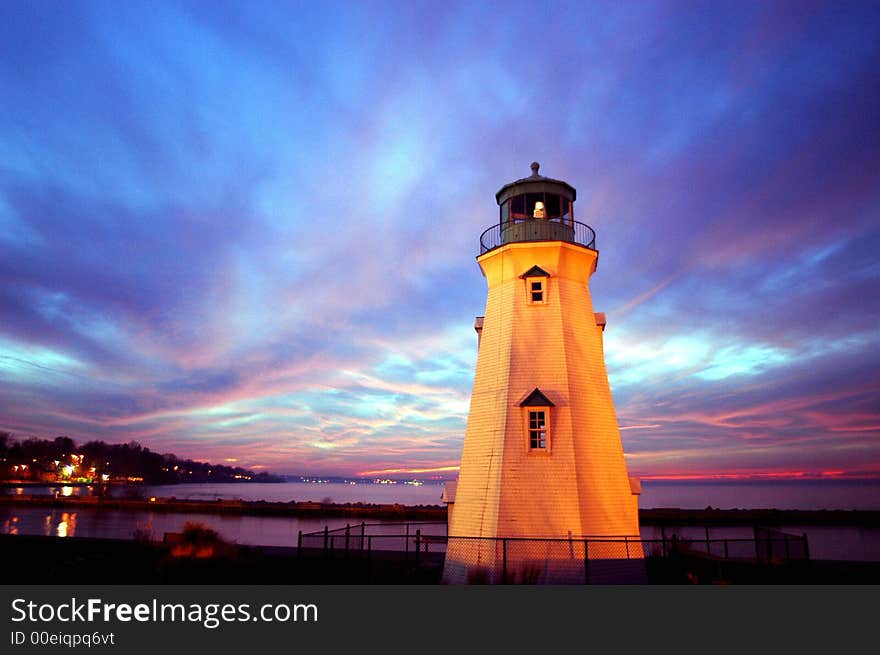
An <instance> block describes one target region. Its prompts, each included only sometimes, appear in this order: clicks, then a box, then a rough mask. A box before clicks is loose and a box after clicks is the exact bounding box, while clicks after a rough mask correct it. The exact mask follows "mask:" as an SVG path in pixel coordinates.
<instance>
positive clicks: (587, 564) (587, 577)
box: [584, 539, 590, 584]
mask: <svg viewBox="0 0 880 655" xmlns="http://www.w3.org/2000/svg"><path fill="white" fill-rule="evenodd" d="M584 584H590V542H589V541H588V540H586V539H584Z"/></svg>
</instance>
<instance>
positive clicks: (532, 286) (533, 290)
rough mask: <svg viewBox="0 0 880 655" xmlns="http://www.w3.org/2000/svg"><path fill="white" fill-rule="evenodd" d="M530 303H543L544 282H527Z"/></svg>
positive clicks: (533, 280) (532, 280)
mask: <svg viewBox="0 0 880 655" xmlns="http://www.w3.org/2000/svg"><path fill="white" fill-rule="evenodd" d="M529 295H530V296H531V302H544V280H535V279H534V278H533V279H531V280H529Z"/></svg>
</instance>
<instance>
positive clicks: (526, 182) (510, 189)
mask: <svg viewBox="0 0 880 655" xmlns="http://www.w3.org/2000/svg"><path fill="white" fill-rule="evenodd" d="M540 167H541V165H540V164H539V163H538V162H536V161H534V162H532V174H531V175H529V176H528V177H524V178H521V179H519V180H516V181H514V182H510V183H508V184H505V185H504V186H503V187H501V188H500V189H499V190H498V193H496V194H495V200H496V201H497V202H498V204H499V205H500V204H501V203H503V202H504V201H505V200H507V199H508V198H511V197H513V196H518V195H521V194H523V193H555V194H558V195H560V196H563V197H564V198H568V199H569V200H571V201H572V202H574V201H575V200H576V199H577V190H576V189H575V188H574V187H573V186H571V185H570V184H569V183H568V182H564V181H562V180H554V179H553V178H550V177H544V176H543V175H539V174H538V169H539V168H540Z"/></svg>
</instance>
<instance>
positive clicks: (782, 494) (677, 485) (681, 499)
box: [639, 480, 880, 510]
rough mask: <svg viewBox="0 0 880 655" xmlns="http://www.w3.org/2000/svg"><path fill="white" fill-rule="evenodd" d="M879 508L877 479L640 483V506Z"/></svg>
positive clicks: (655, 481)
mask: <svg viewBox="0 0 880 655" xmlns="http://www.w3.org/2000/svg"><path fill="white" fill-rule="evenodd" d="M708 506H712V507H714V508H716V509H737V508H740V509H807V510H809V509H817V510H819V509H859V510H880V480H784V481H777V480H772V481H769V480H766V481H752V480H749V481H742V480H735V481H734V480H731V481H722V482H715V481H713V482H702V481H699V482H697V481H688V482H679V481H675V482H671V481H670V482H667V481H658V480H646V481H644V482H642V495H641V496H640V497H639V507H641V508H643V509H648V508H653V507H678V508H680V509H705V508H706V507H708Z"/></svg>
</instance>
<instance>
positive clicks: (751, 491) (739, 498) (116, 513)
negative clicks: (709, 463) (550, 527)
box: [0, 480, 880, 561]
mask: <svg viewBox="0 0 880 655" xmlns="http://www.w3.org/2000/svg"><path fill="white" fill-rule="evenodd" d="M642 489H643V493H642V495H641V497H640V499H639V506H640V507H642V508H652V507H680V508H682V509H703V508H705V507H707V506H712V507H716V508H722V509H733V508H744V509H762V508H776V509H863V510H865V509H875V510H876V509H880V482H878V481H871V482H853V481H840V480H835V481H820V482H814V481H792V482H789V481H786V482H759V483H756V482H748V483H743V482H712V483H704V482H700V483H696V482H686V483H682V482H657V481H645V482H644V483H643V485H642ZM442 490H443V486H442V484H436V483H435V484H428V483H426V484H424V485H421V486H413V485H406V484H395V485H377V484H343V483H324V484H316V483H303V482H288V483H279V484H262V483H250V484H181V485H163V486H149V485H146V486H143V487H138V488H137V489H134V490H131V489H129V490H125V489H116V490H115V492H114V495H116V496H124V495H125V494H126V493H132V492H135V491H136V492H137V493H139V494H141V495H144V496H156V497H171V496H174V497H176V498H180V499H193V500H215V499H217V498H224V499H239V498H241V499H243V500H267V501H282V502H287V501H316V502H322V501H323V502H335V503H357V502H362V503H376V504H388V503H400V504H405V505H438V504H440V494H441V492H442ZM3 492H4V493H13V494H38V493H39V494H51V495H54V494H55V493H58V494H59V495H65V496H66V495H81V494H89V493H91V491H90V489H89V488H88V487H69V486H68V487H65V486H62V485H57V486H48V487H9V488H6V489H4V490H3ZM188 521H197V522H200V523H203V524H205V525H207V526H209V527H211V528H213V529H215V530H217V531H218V532H219V533H220V534H221V535H222V536H223V537H224V538H225V539H227V540H229V541H234V542H237V543H240V544H255V545H266V546H291V547H292V546H295V545H296V543H297V536H298V532H299V531H300V530H302V531H303V532H310V531H317V530H321V529H323V527H324V526H325V525H329V526H330V528H331V529H333V528H336V527H340V526H344V525H345V523H346V522H351V523H352V525H356V524H357V520H356V519H348V520H346V519H340V518H328V519H321V518H301V517H275V516H238V515H217V514H197V513H192V514H178V513H171V512H168V513H166V512H149V511H137V512H132V511H121V510H106V509H97V508H78V509H77V510H76V511H70V510H65V509H62V508H41V507H26V506H11V505H8V506H0V534H36V535H47V536H56V537H103V538H116V539H132V538H135V537H136V536H141V537H148V538H154V539H162V537H163V535H164V534H165V533H166V532H180V531H181V530H182V529H183V526H184V524H185V523H186V522H188ZM376 523H380V524H382V526H383V527H379V528H375V529H373V530H372V532H373V533H374V534H375V533H377V532H381V533H385V534H396V533H399V532H401V531H402V528H400V527H399V526H398V525H396V524H394V523H393V522H381V521H380V522H376ZM784 529H785V531H786V532H789V533H792V534H802V533H805V534H807V536H808V538H809V543H810V553H811V556H812V557H813V558H815V559H849V560H862V561H880V530H878V529H875V528H856V527H845V526H844V527H837V526H834V527H821V526H820V527H817V526H785V527H784ZM421 530H422V534H444V533H445V526H444V525H435V526H421ZM672 532H676V533H677V534H678V535H679V536H680V537H683V538H703V537H704V536H705V532H704V530H703V528H677V529H673V530H670V529H669V528H667V531H666V536H667V537H669V536H670V535H671V533H672ZM751 536H752V531H751V529H750V528H747V527H736V526H732V527H723V528H712V529H711V537H712V538H713V539H716V538H717V539H723V538H729V539H736V538H751ZM642 537H643V538H645V539H659V538H660V529H659V528H656V527H654V526H644V527H643V528H642Z"/></svg>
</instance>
